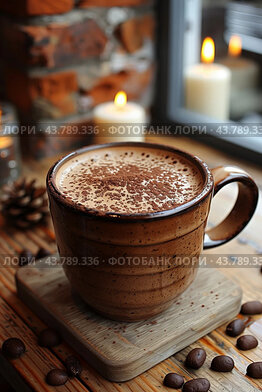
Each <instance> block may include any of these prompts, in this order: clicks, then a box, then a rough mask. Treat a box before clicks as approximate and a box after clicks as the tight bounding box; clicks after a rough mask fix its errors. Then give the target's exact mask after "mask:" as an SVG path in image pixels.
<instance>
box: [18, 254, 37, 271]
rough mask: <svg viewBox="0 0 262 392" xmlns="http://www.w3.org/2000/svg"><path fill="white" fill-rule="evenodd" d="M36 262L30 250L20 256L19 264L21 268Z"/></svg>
mask: <svg viewBox="0 0 262 392" xmlns="http://www.w3.org/2000/svg"><path fill="white" fill-rule="evenodd" d="M33 261H34V256H33V254H32V252H30V250H23V251H22V252H21V253H20V255H19V260H18V264H19V266H20V267H23V266H24V265H27V264H29V263H32V262H33Z"/></svg>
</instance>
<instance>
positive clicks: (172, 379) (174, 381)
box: [164, 373, 184, 389]
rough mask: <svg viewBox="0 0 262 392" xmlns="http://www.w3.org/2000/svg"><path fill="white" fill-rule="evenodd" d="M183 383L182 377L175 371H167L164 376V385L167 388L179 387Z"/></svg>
mask: <svg viewBox="0 0 262 392" xmlns="http://www.w3.org/2000/svg"><path fill="white" fill-rule="evenodd" d="M183 384H184V378H183V377H182V376H180V374H177V373H168V374H167V375H166V376H165V378H164V385H165V386H166V387H169V388H174V389H180V388H181V387H182V385H183Z"/></svg>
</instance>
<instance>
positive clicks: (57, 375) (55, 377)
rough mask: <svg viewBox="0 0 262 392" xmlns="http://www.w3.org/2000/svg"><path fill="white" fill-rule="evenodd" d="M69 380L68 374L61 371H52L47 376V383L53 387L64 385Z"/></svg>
mask: <svg viewBox="0 0 262 392" xmlns="http://www.w3.org/2000/svg"><path fill="white" fill-rule="evenodd" d="M67 380H68V377H67V374H66V372H65V371H64V370H61V369H52V370H50V372H49V373H48V374H47V376H46V382H47V384H49V385H52V386H53V387H56V386H59V385H64V384H65V383H66V382H67Z"/></svg>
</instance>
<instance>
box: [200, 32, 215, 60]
mask: <svg viewBox="0 0 262 392" xmlns="http://www.w3.org/2000/svg"><path fill="white" fill-rule="evenodd" d="M214 58H215V44H214V41H213V40H212V38H210V37H207V38H205V39H204V42H203V45H202V51H201V59H202V61H203V63H207V64H208V63H213V62H214Z"/></svg>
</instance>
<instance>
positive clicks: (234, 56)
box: [220, 35, 261, 118]
mask: <svg viewBox="0 0 262 392" xmlns="http://www.w3.org/2000/svg"><path fill="white" fill-rule="evenodd" d="M241 54H242V41H241V38H240V37H239V36H237V35H233V36H232V37H231V38H230V41H229V45H228V56H227V57H225V58H223V59H221V60H220V64H222V65H225V66H226V67H228V68H229V69H230V71H231V74H232V81H231V104H230V112H231V116H232V117H233V118H238V117H241V116H243V115H244V114H245V113H247V112H249V111H259V110H260V107H261V104H260V102H259V101H260V99H259V93H258V91H257V90H258V85H259V79H260V71H259V66H258V64H257V63H256V62H255V61H254V60H251V59H247V58H245V57H242V56H241Z"/></svg>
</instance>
